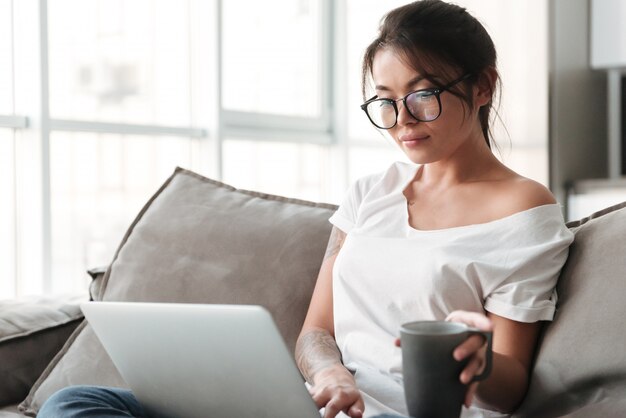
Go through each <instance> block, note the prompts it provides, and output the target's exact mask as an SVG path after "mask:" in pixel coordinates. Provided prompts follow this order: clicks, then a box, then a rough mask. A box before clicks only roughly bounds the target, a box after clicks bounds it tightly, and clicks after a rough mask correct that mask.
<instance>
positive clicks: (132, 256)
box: [0, 168, 626, 418]
mask: <svg viewBox="0 0 626 418" xmlns="http://www.w3.org/2000/svg"><path fill="white" fill-rule="evenodd" d="M335 209H336V206H334V205H329V204H323V203H313V202H307V201H303V200H298V199H288V198H284V197H279V196H274V195H268V194H263V193H258V192H252V191H246V190H238V189H236V188H234V187H231V186H229V185H226V184H224V183H221V182H218V181H215V180H211V179H208V178H205V177H203V176H200V175H198V174H196V173H193V172H191V171H188V170H185V169H181V168H177V169H176V170H175V172H174V173H173V174H172V176H171V177H170V178H169V179H167V181H166V182H165V183H164V184H163V186H161V188H159V190H158V191H157V192H156V193H155V194H154V196H152V198H151V199H150V200H149V201H148V202H147V203H146V204H145V206H144V207H143V209H142V210H141V212H140V213H139V214H138V215H137V217H136V219H135V220H134V222H133V223H132V224H131V225H130V227H129V228H128V231H127V232H126V234H125V235H124V237H123V239H122V241H121V243H120V245H119V248H118V249H117V251H116V253H115V255H114V256H113V259H112V261H111V263H110V264H109V265H108V266H107V267H106V268H102V269H95V270H92V271H90V274H91V276H92V278H93V281H92V284H91V287H90V289H89V290H90V292H89V293H90V297H91V299H92V300H98V301H139V302H141V301H151V302H179V303H181V302H182V303H227V304H231V303H232V304H259V305H263V306H265V307H266V308H267V309H268V310H269V311H270V312H271V314H272V315H273V317H274V319H275V321H276V323H277V325H278V328H279V330H280V331H281V334H282V335H283V337H284V339H285V342H286V344H287V345H288V346H289V348H290V349H292V350H293V348H294V346H295V341H296V338H297V335H298V332H299V330H300V326H301V324H302V322H303V320H304V316H305V314H306V311H307V308H308V303H309V299H310V297H311V293H312V291H313V287H314V284H315V279H316V276H317V273H318V270H319V267H320V264H321V261H322V259H323V256H324V252H325V248H326V244H327V240H328V237H329V234H330V229H331V225H330V224H329V223H328V218H329V217H330V216H331V214H332V213H333V212H334V210H335ZM568 226H569V227H570V228H571V230H572V231H573V232H574V233H575V240H574V243H573V244H572V246H571V248H570V255H569V258H568V261H567V263H566V265H565V266H564V268H563V271H562V273H561V277H560V279H559V282H558V288H557V290H558V294H559V300H558V305H557V312H556V316H555V319H554V321H553V322H551V323H546V324H545V325H544V328H543V330H542V333H541V337H540V341H539V347H538V350H537V352H536V356H535V361H534V367H533V371H532V376H531V381H530V388H529V391H528V394H527V396H526V398H525V399H524V401H523V403H522V404H521V405H520V407H519V408H518V410H517V411H516V412H515V413H514V414H513V416H514V417H561V416H571V417H621V416H626V323H624V319H625V318H626V303H625V300H626V202H625V203H622V204H620V205H616V206H613V207H610V208H607V209H605V210H603V211H600V212H597V213H595V214H593V215H591V216H589V217H586V218H584V219H581V220H578V221H575V222H570V223H569V224H568ZM87 299H88V298H87V297H85V298H84V299H82V300H81V298H78V299H77V298H69V299H68V298H58V299H45V298H44V299H41V300H26V301H4V302H0V417H13V418H15V417H24V416H36V414H37V411H38V409H39V407H40V406H41V405H42V404H43V402H45V400H46V399H47V398H48V397H49V396H50V395H51V394H52V393H54V392H55V391H57V390H58V389H60V388H63V387H65V386H68V385H74V384H98V385H110V386H116V387H126V384H125V382H124V380H123V379H122V377H121V376H120V375H119V373H118V372H117V370H116V368H115V366H114V365H113V363H112V361H111V360H110V358H109V357H108V355H107V354H106V352H105V351H104V349H103V348H102V346H101V345H100V343H99V341H98V339H97V338H96V337H95V335H94V333H93V331H92V329H91V327H90V325H89V324H88V323H87V322H86V321H84V319H83V318H82V315H81V312H80V309H79V307H78V305H79V303H80V302H81V301H86V300H87Z"/></svg>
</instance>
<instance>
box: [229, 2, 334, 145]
mask: <svg viewBox="0 0 626 418" xmlns="http://www.w3.org/2000/svg"><path fill="white" fill-rule="evenodd" d="M221 4H222V32H221V37H222V46H221V61H222V62H221V74H222V76H221V80H222V109H223V115H222V117H223V120H224V124H225V126H226V128H228V127H229V126H231V127H245V126H247V127H253V128H254V129H259V128H261V129H262V128H270V129H275V128H279V129H281V128H282V129H289V130H292V131H296V132H297V131H311V130H312V131H322V132H323V131H327V130H329V129H330V126H329V123H330V122H329V109H328V92H329V90H330V89H329V71H328V66H329V60H328V54H329V48H328V45H327V43H328V36H327V34H328V29H327V28H328V20H329V19H328V7H329V6H328V2H327V1H320V0H275V1H272V2H254V1H249V0H232V1H231V0H229V1H222V2H221ZM292 138H293V139H295V138H296V136H295V135H294V136H292ZM293 139H292V140H293Z"/></svg>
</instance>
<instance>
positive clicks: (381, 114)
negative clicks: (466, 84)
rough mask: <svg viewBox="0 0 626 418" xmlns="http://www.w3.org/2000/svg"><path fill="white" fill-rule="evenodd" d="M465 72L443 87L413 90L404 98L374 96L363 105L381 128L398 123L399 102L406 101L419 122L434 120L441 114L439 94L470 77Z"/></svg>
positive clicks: (410, 111) (390, 126) (364, 109)
mask: <svg viewBox="0 0 626 418" xmlns="http://www.w3.org/2000/svg"><path fill="white" fill-rule="evenodd" d="M471 76H472V75H471V74H465V75H464V76H463V77H461V78H458V79H456V80H454V81H451V82H450V83H448V84H446V85H445V86H443V87H433V88H430V89H423V90H417V91H413V92H411V93H409V94H407V95H406V96H404V97H403V98H402V99H396V100H394V99H379V98H378V96H374V97H372V98H371V99H369V100H368V101H366V102H365V103H363V104H362V105H361V109H363V111H364V112H365V114H366V115H367V117H368V118H369V120H370V122H372V124H374V126H376V127H377V128H380V129H391V128H393V127H394V126H396V124H397V123H398V102H399V101H402V103H404V108H405V109H406V110H407V112H409V115H411V116H412V117H413V118H414V119H415V120H417V121H419V122H432V121H434V120H435V119H437V118H438V117H439V115H441V99H440V98H439V95H440V94H441V93H443V92H444V91H446V90H448V89H450V87H452V86H454V85H455V84H458V83H460V82H461V81H464V80H467V79H468V78H470V77H471Z"/></svg>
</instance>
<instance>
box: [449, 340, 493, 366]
mask: <svg viewBox="0 0 626 418" xmlns="http://www.w3.org/2000/svg"><path fill="white" fill-rule="evenodd" d="M486 343H487V340H486V339H485V338H484V337H483V336H481V335H472V336H471V337H469V338H468V339H467V340H465V341H463V342H462V343H461V344H460V345H459V346H458V347H457V348H455V349H454V352H453V353H452V355H453V356H454V359H455V360H456V361H461V360H463V359H466V358H467V357H469V356H471V355H472V354H474V353H476V352H477V351H479V350H480V349H481V348H482V347H483V346H484V345H485V344H486Z"/></svg>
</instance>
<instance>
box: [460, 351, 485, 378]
mask: <svg viewBox="0 0 626 418" xmlns="http://www.w3.org/2000/svg"><path fill="white" fill-rule="evenodd" d="M484 363H485V362H484V360H483V357H481V356H472V357H471V358H470V360H469V361H468V362H467V366H465V368H464V369H463V371H462V372H461V376H460V377H459V379H460V380H461V383H463V384H465V385H467V384H468V383H470V382H471V381H472V378H473V377H474V376H476V375H477V374H479V373H480V372H481V371H482V369H483V367H484Z"/></svg>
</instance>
